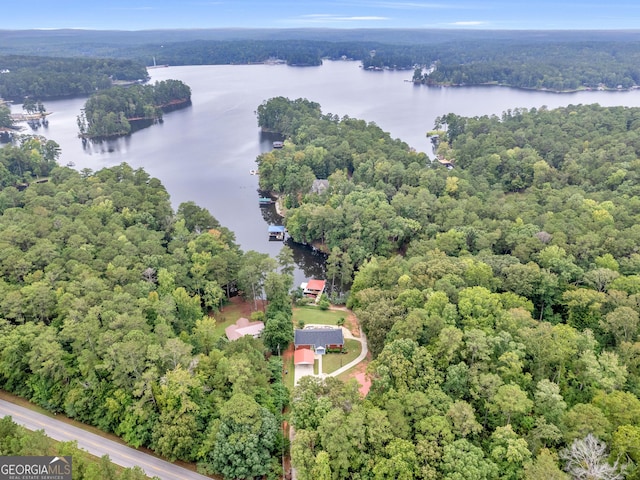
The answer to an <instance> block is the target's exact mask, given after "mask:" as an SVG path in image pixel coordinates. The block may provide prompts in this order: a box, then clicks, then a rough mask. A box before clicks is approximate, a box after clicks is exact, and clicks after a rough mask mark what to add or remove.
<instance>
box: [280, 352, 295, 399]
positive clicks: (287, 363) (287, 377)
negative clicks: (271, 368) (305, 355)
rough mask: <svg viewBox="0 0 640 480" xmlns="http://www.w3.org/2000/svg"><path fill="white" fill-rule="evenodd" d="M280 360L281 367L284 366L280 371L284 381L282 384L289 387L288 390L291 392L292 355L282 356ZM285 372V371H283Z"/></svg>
mask: <svg viewBox="0 0 640 480" xmlns="http://www.w3.org/2000/svg"><path fill="white" fill-rule="evenodd" d="M283 360H284V361H283V362H282V368H284V370H283V372H282V377H283V381H284V385H285V386H286V387H287V388H288V389H289V391H290V392H293V387H294V380H295V373H294V372H295V370H294V368H295V366H294V364H293V355H290V356H288V357H284V358H283ZM285 372H286V373H285Z"/></svg>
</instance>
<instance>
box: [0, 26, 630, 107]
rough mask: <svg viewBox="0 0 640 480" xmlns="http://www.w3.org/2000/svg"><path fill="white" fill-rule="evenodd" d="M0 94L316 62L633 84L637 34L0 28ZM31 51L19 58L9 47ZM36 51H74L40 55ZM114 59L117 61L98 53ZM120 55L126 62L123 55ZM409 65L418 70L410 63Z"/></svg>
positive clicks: (513, 82) (526, 84)
mask: <svg viewBox="0 0 640 480" xmlns="http://www.w3.org/2000/svg"><path fill="white" fill-rule="evenodd" d="M0 40H1V41H2V42H0V43H2V45H0V54H5V56H3V57H0V71H1V70H4V69H8V70H10V73H8V74H2V75H0V96H3V97H5V98H12V99H18V100H21V99H22V98H23V97H24V96H25V95H31V96H35V97H37V98H40V99H43V98H47V97H50V96H61V95H88V94H90V93H92V92H93V91H94V90H95V88H96V87H98V88H104V87H106V86H108V85H110V83H109V81H110V79H113V80H118V79H122V80H137V79H144V78H147V74H146V72H145V70H144V67H143V65H152V64H153V63H154V62H156V63H157V64H169V65H207V64H249V63H262V62H266V61H268V60H270V59H279V60H282V61H285V62H286V63H287V64H289V65H306V66H313V65H320V64H321V63H322V60H323V59H325V58H329V59H341V58H347V59H353V60H357V61H360V62H362V64H363V67H364V68H370V69H382V68H394V69H413V70H414V81H416V82H419V83H425V84H430V85H478V84H500V85H509V86H513V87H520V88H532V89H550V90H556V91H567V90H576V89H583V88H591V89H594V88H610V89H617V88H619V87H620V88H631V87H634V86H638V85H640V83H639V82H640V71H639V69H638V64H639V63H640V58H639V53H638V44H639V42H640V38H639V35H638V33H637V32H631V31H630V32H607V31H595V32H588V31H576V32H560V31H544V32H537V31H482V30H481V31H460V30H458V31H451V30H437V29H435V30H389V31H384V30H368V29H363V30H337V31H336V30H323V29H307V30H305V29H282V30H277V29H275V30H270V29H264V30H251V29H247V30H243V29H240V30H238V29H226V30H225V29H221V30H195V31H189V30H178V31H171V30H166V31H147V32H96V31H77V32H75V31H67V30H59V31H51V32H35V31H17V32H9V31H0ZM16 52H19V53H20V54H21V55H38V57H25V56H15V55H10V54H11V53H16ZM43 55H52V56H55V57H60V56H61V55H65V56H68V57H74V58H73V59H72V58H66V59H61V58H47V57H43ZM107 58H110V59H120V60H105V59H107ZM123 60H126V61H123ZM416 67H417V68H416Z"/></svg>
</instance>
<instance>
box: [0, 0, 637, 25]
mask: <svg viewBox="0 0 640 480" xmlns="http://www.w3.org/2000/svg"><path fill="white" fill-rule="evenodd" d="M2 1H3V2H8V3H9V2H10V5H4V8H2V10H1V14H0V29H11V30H21V29H28V28H85V29H100V30H114V29H115V30H149V29H156V28H228V27H244V28H304V27H309V28H314V27H315V28H319V27H322V28H458V29H460V28H464V29H501V30H504V29H516V30H522V29H545V30H548V29H561V30H563V29H571V30H575V29H588V30H591V29H597V30H603V29H604V30H609V29H640V2H638V0H612V1H611V2H607V1H602V0H598V1H595V0H582V1H574V0H557V1H551V0H524V1H522V0H511V1H508V0H495V1H492V0H487V1H473V0H433V1H419V0H407V1H391V0H386V1H385V0H380V1H377V0H344V1H314V0H297V1H295V0H282V1H254V0H104V1H95V0H82V1H80V0H29V1H28V2H27V3H22V2H20V3H19V6H18V2H14V1H10V0H2Z"/></svg>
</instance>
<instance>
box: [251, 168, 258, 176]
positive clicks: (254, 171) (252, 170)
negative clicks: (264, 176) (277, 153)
mask: <svg viewBox="0 0 640 480" xmlns="http://www.w3.org/2000/svg"><path fill="white" fill-rule="evenodd" d="M249 173H250V174H251V175H257V174H258V171H257V170H254V169H253V168H252V169H251V170H249Z"/></svg>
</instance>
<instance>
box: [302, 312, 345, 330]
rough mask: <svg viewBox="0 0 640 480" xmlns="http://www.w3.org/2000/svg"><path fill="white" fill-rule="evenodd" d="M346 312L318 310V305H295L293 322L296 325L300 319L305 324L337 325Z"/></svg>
mask: <svg viewBox="0 0 640 480" xmlns="http://www.w3.org/2000/svg"><path fill="white" fill-rule="evenodd" d="M348 316H349V313H348V312H342V311H339V310H320V308H318V307H296V308H294V309H293V324H294V325H295V326H296V328H297V327H298V321H300V320H302V321H303V322H304V324H305V325H310V324H315V323H318V324H321V325H337V324H338V320H340V319H341V318H343V319H345V320H346V319H347V317H348Z"/></svg>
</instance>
